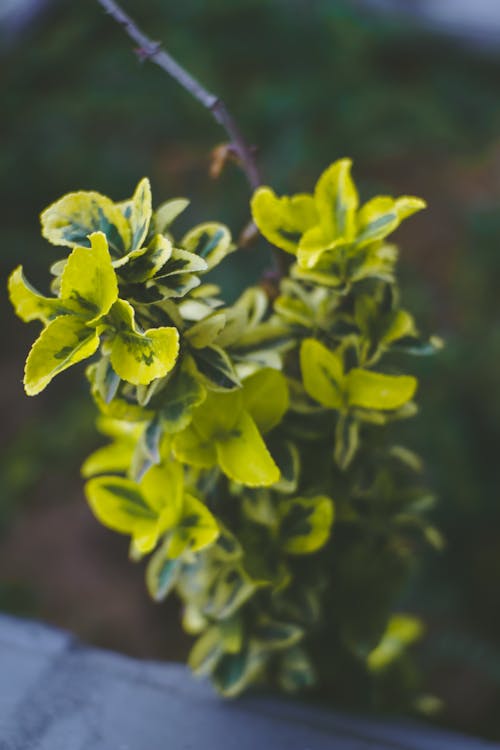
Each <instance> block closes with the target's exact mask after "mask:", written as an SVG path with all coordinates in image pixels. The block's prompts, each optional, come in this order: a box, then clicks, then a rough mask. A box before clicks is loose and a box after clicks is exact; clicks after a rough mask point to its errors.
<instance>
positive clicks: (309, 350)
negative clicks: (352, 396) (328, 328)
mask: <svg viewBox="0 0 500 750" xmlns="http://www.w3.org/2000/svg"><path fill="white" fill-rule="evenodd" d="M300 367H301V370H302V380H303V382H304V388H305V389H306V391H307V393H308V394H309V395H310V396H311V398H313V399H315V401H318V402H319V403H320V404H322V405H323V406H327V407H329V408H330V409H341V408H342V407H343V406H344V391H343V388H344V385H343V383H344V371H343V362H342V355H341V354H338V353H337V352H331V351H330V350H329V349H327V348H326V346H323V344H321V343H320V342H319V341H316V339H306V340H305V341H303V342H302V346H301V348H300Z"/></svg>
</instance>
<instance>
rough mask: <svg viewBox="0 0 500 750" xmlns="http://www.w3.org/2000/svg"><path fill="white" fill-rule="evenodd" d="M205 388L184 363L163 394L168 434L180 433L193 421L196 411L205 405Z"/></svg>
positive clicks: (164, 419)
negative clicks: (202, 404)
mask: <svg viewBox="0 0 500 750" xmlns="http://www.w3.org/2000/svg"><path fill="white" fill-rule="evenodd" d="M206 393H207V392H206V390H205V388H204V387H203V386H202V385H201V384H200V383H199V382H198V380H197V379H196V377H195V376H194V375H193V374H192V373H191V372H190V368H189V367H188V366H187V365H186V364H185V363H183V364H182V366H181V367H180V368H179V369H178V370H177V371H176V372H175V373H174V375H173V376H172V378H171V380H169V383H168V388H167V389H166V390H165V392H164V393H163V394H162V399H161V418H162V422H163V425H164V427H165V430H166V431H167V432H180V431H181V430H183V429H184V428H185V427H187V426H188V424H189V423H190V421H191V418H192V414H193V411H194V409H195V408H196V407H197V406H200V404H201V403H203V401H204V399H205V397H206Z"/></svg>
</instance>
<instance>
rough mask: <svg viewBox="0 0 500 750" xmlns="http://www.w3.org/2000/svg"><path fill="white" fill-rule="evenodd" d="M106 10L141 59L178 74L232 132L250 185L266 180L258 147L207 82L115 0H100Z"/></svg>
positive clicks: (254, 186)
mask: <svg viewBox="0 0 500 750" xmlns="http://www.w3.org/2000/svg"><path fill="white" fill-rule="evenodd" d="M97 2H98V3H100V5H102V7H103V8H104V10H105V11H106V13H109V15H110V16H111V17H112V18H114V19H115V21H117V22H118V23H119V24H120V26H123V28H124V29H125V31H126V33H127V34H128V35H129V37H130V38H131V39H133V40H134V42H136V44H137V45H138V49H137V50H136V53H137V55H138V56H139V58H140V59H141V60H150V61H151V62H154V63H156V64H157V65H159V66H160V68H162V69H163V70H164V71H165V72H166V73H168V74H169V75H170V76H171V77H172V78H174V79H175V80H176V81H177V83H179V84H180V85H181V86H182V87H183V88H185V89H186V91H189V93H190V94H191V95H192V96H194V98H195V99H197V100H198V101H199V102H200V103H201V104H203V106H204V107H205V108H206V109H208V110H209V111H210V112H211V113H212V116H213V117H214V119H215V121H216V122H218V123H219V125H221V126H222V127H223V128H224V130H225V131H226V133H227V134H228V136H229V138H230V140H231V144H232V146H233V148H234V151H235V153H236V155H237V157H238V161H239V163H240V165H241V168H242V170H243V172H244V173H245V175H246V177H247V180H248V182H249V183H250V187H251V188H252V190H255V189H256V188H257V187H259V185H261V184H262V180H261V177H260V173H259V169H258V167H257V164H256V161H255V156H254V150H253V149H252V148H251V147H250V146H249V145H248V143H247V142H246V141H245V139H244V137H243V135H242V133H241V131H240V129H239V128H238V126H237V125H236V122H235V121H234V119H233V117H232V115H231V113H230V112H229V110H228V109H227V107H226V105H225V104H224V102H223V101H222V99H219V97H218V96H215V94H212V93H211V92H210V91H207V89H206V88H204V86H202V85H201V83H199V81H197V80H196V78H193V76H192V75H191V74H190V73H188V72H187V70H185V69H184V68H183V67H182V66H181V65H179V63H178V62H177V61H176V60H174V58H173V57H172V56H171V55H170V54H169V53H168V52H167V51H166V50H164V49H163V47H162V46H161V44H159V43H158V42H154V41H153V40H152V39H150V38H149V37H148V36H147V35H146V34H144V33H143V32H142V31H141V30H140V29H139V27H138V26H137V24H136V23H135V21H133V20H132V18H131V17H130V16H129V15H128V14H127V13H125V11H124V10H123V9H122V8H121V7H120V6H119V5H118V3H116V2H115V0H97Z"/></svg>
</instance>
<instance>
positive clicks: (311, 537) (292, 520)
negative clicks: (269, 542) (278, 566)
mask: <svg viewBox="0 0 500 750" xmlns="http://www.w3.org/2000/svg"><path fill="white" fill-rule="evenodd" d="M280 514H281V517H282V521H281V539H282V545H283V549H284V550H285V551H286V552H288V553H289V554H290V555H309V554H311V553H312V552H316V551H317V550H318V549H320V548H321V547H322V546H323V545H324V544H326V542H327V541H328V539H329V538H330V530H331V526H332V523H333V518H334V504H333V500H331V499H330V498H329V497H325V496H324V495H318V496H317V497H308V498H303V497H297V498H294V499H293V500H286V501H283V502H282V504H281V506H280Z"/></svg>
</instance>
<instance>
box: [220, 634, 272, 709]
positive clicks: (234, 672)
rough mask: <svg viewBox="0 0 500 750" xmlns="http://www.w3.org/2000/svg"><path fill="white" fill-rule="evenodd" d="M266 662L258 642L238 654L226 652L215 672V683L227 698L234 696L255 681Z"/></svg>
mask: <svg viewBox="0 0 500 750" xmlns="http://www.w3.org/2000/svg"><path fill="white" fill-rule="evenodd" d="M264 664H265V656H264V654H263V652H262V651H261V650H260V648H259V647H258V646H257V645H256V644H250V645H249V646H247V647H246V649H244V650H243V651H241V652H240V653H238V654H225V655H224V656H223V657H222V659H221V660H220V661H219V663H218V664H217V666H216V668H215V671H214V673H213V682H214V685H215V687H216V689H217V690H218V691H219V693H221V694H222V695H223V696H225V697H226V698H234V697H235V696H237V695H240V693H242V692H243V691H244V690H245V688H247V687H248V686H249V685H250V684H252V683H253V682H255V680H256V679H257V677H258V675H259V673H260V672H261V670H262V669H263V667H264Z"/></svg>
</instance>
